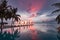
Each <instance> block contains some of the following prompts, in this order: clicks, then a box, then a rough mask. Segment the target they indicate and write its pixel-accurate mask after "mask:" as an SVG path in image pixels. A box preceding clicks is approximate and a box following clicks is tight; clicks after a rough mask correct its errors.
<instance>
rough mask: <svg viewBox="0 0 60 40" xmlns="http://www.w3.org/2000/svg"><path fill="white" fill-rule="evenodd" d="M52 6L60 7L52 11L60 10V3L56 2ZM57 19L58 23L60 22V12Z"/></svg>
mask: <svg viewBox="0 0 60 40" xmlns="http://www.w3.org/2000/svg"><path fill="white" fill-rule="evenodd" d="M52 6H56V7H57V8H59V9H57V10H55V11H53V12H52V13H58V12H60V3H55V4H53V5H52ZM56 21H57V23H58V24H59V23H60V14H59V15H58V16H57V17H56Z"/></svg>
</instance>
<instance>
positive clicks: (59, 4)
mask: <svg viewBox="0 0 60 40" xmlns="http://www.w3.org/2000/svg"><path fill="white" fill-rule="evenodd" d="M52 6H55V7H59V8H60V3H54V4H53V5H52Z"/></svg>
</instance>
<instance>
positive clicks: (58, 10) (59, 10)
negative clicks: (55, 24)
mask: <svg viewBox="0 0 60 40" xmlns="http://www.w3.org/2000/svg"><path fill="white" fill-rule="evenodd" d="M56 12H60V9H57V10H55V11H53V12H52V14H53V13H56Z"/></svg>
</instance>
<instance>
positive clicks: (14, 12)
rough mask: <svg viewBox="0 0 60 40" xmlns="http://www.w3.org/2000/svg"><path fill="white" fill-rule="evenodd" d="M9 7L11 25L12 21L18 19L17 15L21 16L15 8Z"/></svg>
mask: <svg viewBox="0 0 60 40" xmlns="http://www.w3.org/2000/svg"><path fill="white" fill-rule="evenodd" d="M10 9H11V18H12V23H11V26H12V24H13V23H14V22H13V21H14V20H15V21H17V22H18V20H20V18H19V17H21V16H20V15H18V14H16V12H17V8H10ZM12 31H14V28H12Z"/></svg>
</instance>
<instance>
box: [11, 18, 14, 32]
mask: <svg viewBox="0 0 60 40" xmlns="http://www.w3.org/2000/svg"><path fill="white" fill-rule="evenodd" d="M12 25H13V18H12V23H11V30H12V33H14V28H13V27H12Z"/></svg>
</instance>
